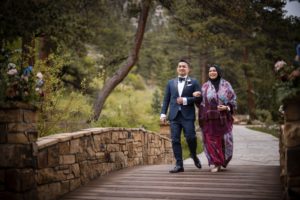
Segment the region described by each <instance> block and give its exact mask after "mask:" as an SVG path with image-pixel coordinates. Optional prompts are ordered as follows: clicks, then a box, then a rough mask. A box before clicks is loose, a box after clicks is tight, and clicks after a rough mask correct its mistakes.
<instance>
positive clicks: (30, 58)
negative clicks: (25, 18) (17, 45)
mask: <svg viewBox="0 0 300 200" xmlns="http://www.w3.org/2000/svg"><path fill="white" fill-rule="evenodd" d="M34 48H35V38H34V37H33V36H32V37H30V36H23V37H22V62H21V68H23V67H26V66H27V65H31V66H33V65H34V62H35V59H34Z"/></svg>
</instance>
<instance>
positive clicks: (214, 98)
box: [193, 65, 236, 172]
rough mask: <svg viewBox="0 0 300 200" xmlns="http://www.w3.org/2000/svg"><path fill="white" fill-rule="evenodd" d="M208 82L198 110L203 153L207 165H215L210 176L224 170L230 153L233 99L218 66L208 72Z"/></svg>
mask: <svg viewBox="0 0 300 200" xmlns="http://www.w3.org/2000/svg"><path fill="white" fill-rule="evenodd" d="M208 77H209V80H208V81H207V82H205V83H204V84H203V86H202V88H201V93H200V92H194V94H193V95H194V96H200V95H201V94H202V103H201V104H200V105H197V106H198V107H199V124H200V126H201V128H202V134H203V135H202V139H203V144H204V152H205V155H206V157H207V159H208V164H209V165H214V168H212V169H211V172H218V171H220V169H221V166H222V167H226V166H227V164H228V163H229V161H230V160H231V158H232V153H233V137H232V126H233V118H232V114H233V111H234V110H235V109H236V95H235V92H234V91H233V89H232V87H231V84H230V83H229V82H228V81H226V80H225V79H223V78H222V76H221V69H220V67H219V66H217V65H213V66H211V67H210V68H209V72H208Z"/></svg>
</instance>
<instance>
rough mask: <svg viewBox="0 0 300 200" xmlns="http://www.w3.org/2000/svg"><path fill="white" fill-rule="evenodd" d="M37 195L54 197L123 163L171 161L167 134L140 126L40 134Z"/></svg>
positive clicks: (42, 197) (39, 197)
mask: <svg viewBox="0 0 300 200" xmlns="http://www.w3.org/2000/svg"><path fill="white" fill-rule="evenodd" d="M37 145H38V158H37V161H38V170H37V173H36V180H37V185H38V187H37V190H38V195H39V196H38V199H55V198H56V197H58V196H61V195H63V194H65V193H68V192H70V191H72V190H74V189H75V188H77V187H79V186H80V185H82V184H85V183H87V182H89V181H90V180H92V179H94V178H96V177H99V176H102V175H105V174H107V173H109V172H111V171H114V170H117V169H121V168H124V167H132V166H136V165H144V164H162V163H164V164H166V163H172V162H173V160H172V149H171V142H170V140H169V139H168V138H166V137H162V136H160V135H158V134H156V133H153V132H149V131H146V130H144V129H125V128H94V129H86V130H83V131H78V132H73V133H62V134H56V135H52V136H48V137H43V138H40V139H39V140H38V142H37Z"/></svg>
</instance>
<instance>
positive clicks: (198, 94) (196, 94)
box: [193, 91, 201, 97]
mask: <svg viewBox="0 0 300 200" xmlns="http://www.w3.org/2000/svg"><path fill="white" fill-rule="evenodd" d="M193 96H194V97H200V96H201V92H200V91H196V92H193Z"/></svg>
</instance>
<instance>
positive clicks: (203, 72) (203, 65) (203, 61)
mask: <svg viewBox="0 0 300 200" xmlns="http://www.w3.org/2000/svg"><path fill="white" fill-rule="evenodd" d="M199 66H200V80H201V84H202V85H203V84H204V83H205V82H206V80H207V76H208V75H207V57H206V55H205V56H203V55H200V56H199Z"/></svg>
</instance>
